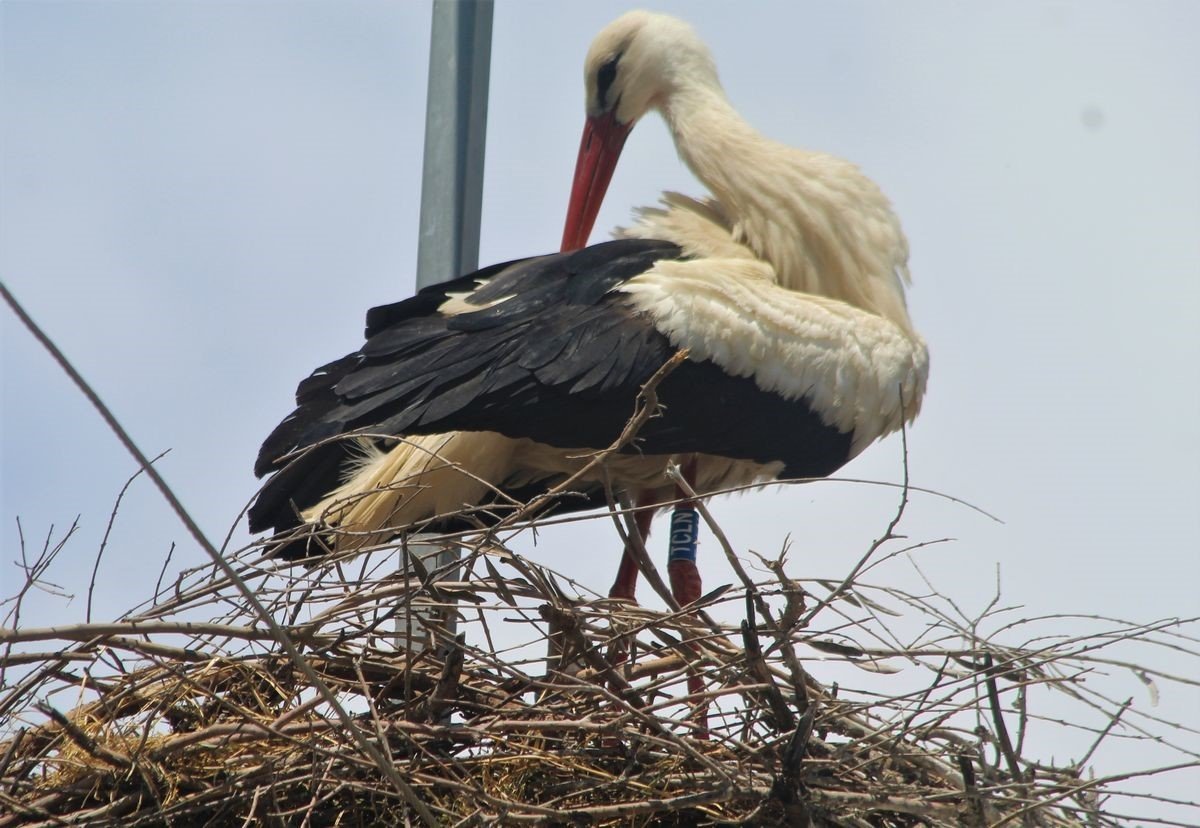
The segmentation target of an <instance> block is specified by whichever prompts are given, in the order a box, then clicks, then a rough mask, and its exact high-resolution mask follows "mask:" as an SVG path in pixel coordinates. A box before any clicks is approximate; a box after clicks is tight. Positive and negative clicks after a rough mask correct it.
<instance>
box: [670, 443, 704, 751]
mask: <svg viewBox="0 0 1200 828" xmlns="http://www.w3.org/2000/svg"><path fill="white" fill-rule="evenodd" d="M680 471H681V472H682V474H683V479H684V480H686V481H687V482H688V485H689V486H691V487H692V490H693V491H695V489H696V458H694V457H692V458H689V459H688V460H686V461H684V463H683V467H682V468H681V469H680ZM675 497H676V498H679V499H680V502H679V504H678V505H677V506H676V507H675V513H674V514H673V515H672V517H671V530H672V531H671V558H670V560H669V561H668V562H667V574H668V575H669V576H670V578H671V594H672V595H674V596H675V600H676V601H678V602H679V606H681V607H686V606H687V605H688V604H691V603H693V602H694V601H696V600H698V599H699V598H700V595H701V590H702V587H703V584H702V582H701V580H700V570H699V569H697V568H696V554H695V553H696V536H697V535H698V534H699V531H700V527H699V523H698V515H697V514H696V503H695V501H694V500H691V499H690V498H688V496H687V493H686V492H684V491H683V490H682V489H680V488H679V487H676V488H675ZM677 530H678V532H677ZM677 534H678V535H682V537H677ZM687 688H688V693H689V694H693V695H694V694H697V693H702V692H704V679H703V678H702V677H701V676H700V675H699V674H698V673H696V672H689V674H688V680H687ZM696 725H697V728H696V738H697V739H707V738H708V707H707V706H702V707H698V708H697V709H696Z"/></svg>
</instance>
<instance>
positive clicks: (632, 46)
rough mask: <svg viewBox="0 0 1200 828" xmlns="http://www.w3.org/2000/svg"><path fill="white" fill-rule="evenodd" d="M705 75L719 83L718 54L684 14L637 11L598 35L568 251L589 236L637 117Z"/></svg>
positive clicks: (566, 234) (590, 61)
mask: <svg viewBox="0 0 1200 828" xmlns="http://www.w3.org/2000/svg"><path fill="white" fill-rule="evenodd" d="M707 81H711V83H712V84H714V85H715V84H716V83H717V70H716V66H715V64H714V63H713V60H712V55H711V54H710V53H709V51H708V48H707V47H706V46H705V45H704V44H703V43H702V42H701V41H700V39H699V38H698V37H697V36H696V33H695V32H694V31H692V28H691V26H689V25H688V24H686V23H684V22H683V21H682V20H679V19H677V18H674V17H670V16H668V15H665V14H653V13H651V12H646V11H631V12H628V13H627V14H624V15H622V16H621V17H618V18H617V19H616V20H614V21H613V22H612V23H610V24H608V25H607V26H606V27H604V29H603V31H601V32H600V34H599V35H597V36H596V39H595V40H594V41H592V45H591V48H590V49H588V54H587V59H586V60H585V61H584V64H583V84H584V90H585V96H586V107H587V120H586V122H585V123H584V125H583V138H582V140H581V141H580V144H579V158H578V160H577V161H576V162H575V178H574V181H573V183H572V185H571V200H570V203H569V205H568V207H567V222H566V226H565V227H564V228H563V242H562V249H563V250H564V251H566V250H576V249H578V248H580V247H583V246H584V245H585V244H587V240H588V236H589V235H590V234H591V232H592V225H593V224H595V222H596V215H597V214H598V213H599V212H600V204H601V202H603V201H604V194H605V192H606V191H607V190H608V183H609V181H611V180H612V174H613V170H615V169H616V166H617V159H618V158H619V157H620V155H621V149H622V147H624V146H625V139H626V138H627V137H628V136H629V132H630V130H632V129H633V125H634V124H636V123H637V121H638V119H639V118H641V117H642V116H643V115H645V114H646V113H647V112H648V111H650V110H651V109H661V108H663V107H664V106H665V105H666V104H667V102H668V101H669V100H670V98H671V96H672V95H673V94H674V93H675V92H676V91H677V90H678V89H679V88H680V86H681V84H683V83H685V82H686V83H696V82H701V83H703V82H707Z"/></svg>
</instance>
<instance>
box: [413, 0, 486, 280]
mask: <svg viewBox="0 0 1200 828" xmlns="http://www.w3.org/2000/svg"><path fill="white" fill-rule="evenodd" d="M491 57H492V0H434V2H433V34H432V38H431V41H430V48H429V97H428V101H427V103H426V109H425V170H424V174H423V175H422V177H421V235H420V241H419V245H418V247H417V286H418V287H427V286H428V285H435V284H437V283H438V282H445V281H447V280H449V279H454V278H456V277H458V276H462V275H463V274H465V273H470V272H471V271H473V270H477V269H478V268H479V213H480V204H481V203H482V200H483V149H484V142H485V139H486V137H487V98H488V72H489V69H490V64H491Z"/></svg>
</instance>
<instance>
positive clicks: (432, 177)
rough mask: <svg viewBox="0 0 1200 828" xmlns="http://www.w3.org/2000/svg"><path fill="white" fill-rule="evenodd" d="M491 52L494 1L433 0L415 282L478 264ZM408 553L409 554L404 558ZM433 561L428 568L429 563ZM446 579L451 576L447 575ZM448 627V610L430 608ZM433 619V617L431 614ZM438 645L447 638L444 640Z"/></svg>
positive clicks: (427, 557) (429, 553) (438, 565)
mask: <svg viewBox="0 0 1200 828" xmlns="http://www.w3.org/2000/svg"><path fill="white" fill-rule="evenodd" d="M491 57H492V0H433V26H432V33H431V35H430V41H429V93H428V98H427V100H426V104H425V167H424V171H423V173H422V175H421V228H420V236H419V239H418V244H417V287H418V288H423V287H428V286H429V285H436V284H438V283H439V282H445V281H448V280H450V279H455V278H457V277H459V276H462V275H464V274H466V273H470V272H471V271H473V270H477V269H478V268H479V214H480V209H481V208H480V205H481V203H482V200H483V156H484V153H483V150H484V142H485V140H486V137H487V99H488V73H489V69H490V64H491ZM403 552H404V554H406V555H412V556H414V557H418V558H420V559H421V560H422V561H423V562H424V563H425V566H426V568H435V569H438V570H445V571H446V572H450V570H451V569H452V568H453V564H454V563H456V562H457V561H458V559H459V557H460V554H459V553H460V550H459V549H458V548H457V547H450V548H445V547H441V546H436V545H433V544H428V543H420V542H419V541H418V542H415V543H412V544H408V543H405V544H404V548H403ZM406 560H407V559H406ZM429 564H432V567H429ZM444 577H448V578H449V579H450V580H458V577H457V576H453V575H448V576H444ZM432 614H433V615H434V616H435V617H436V616H438V615H440V616H441V618H440V619H436V620H439V621H440V622H441V625H442V627H443V628H444V629H446V630H448V631H449V632H450V633H451V634H453V632H454V629H455V626H456V625H455V623H454V614H453V613H445V614H442V613H432ZM403 615H407V617H400V618H398V620H397V626H398V629H397V633H398V634H399V638H400V646H401V648H402V649H406V650H407V649H409V648H410V647H411V646H412V645H413V644H414V643H415V641H414V639H415V638H417V637H420V638H423V639H425V640H426V641H427V642H428V643H432V640H431V637H427V636H426V631H425V630H423V629H417V627H420V626H423V625H422V624H421V618H422V617H423V616H426V613H425V612H422V610H421V608H420V607H419V606H418V607H417V608H416V613H415V617H414V615H413V614H408V613H405V614H403ZM431 620H433V619H431ZM442 643H443V645H445V644H447V643H448V642H442Z"/></svg>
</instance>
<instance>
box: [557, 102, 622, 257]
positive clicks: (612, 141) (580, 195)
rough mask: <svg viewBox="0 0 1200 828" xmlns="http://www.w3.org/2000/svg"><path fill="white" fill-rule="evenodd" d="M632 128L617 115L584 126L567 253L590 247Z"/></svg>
mask: <svg viewBox="0 0 1200 828" xmlns="http://www.w3.org/2000/svg"><path fill="white" fill-rule="evenodd" d="M631 129H633V124H623V123H621V122H620V121H618V120H617V116H616V114H615V112H607V113H605V114H603V115H595V116H592V117H589V118H588V119H587V122H586V123H584V125H583V139H582V140H581V141H580V142H579V158H578V160H576V161H575V181H574V183H572V184H571V201H570V204H568V205H567V223H566V226H565V227H563V240H562V249H563V252H566V251H568V250H578V249H579V248H581V247H583V246H584V245H586V244H587V240H588V236H590V235H591V233H592V225H594V224H595V223H596V215H597V214H598V213H599V212H600V204H601V202H603V201H604V194H605V193H606V192H608V182H609V181H611V180H612V174H613V170H615V169H616V168H617V159H618V158H620V157H621V148H622V147H624V146H625V139H626V138H628V137H629V131H630V130H631Z"/></svg>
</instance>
